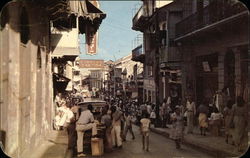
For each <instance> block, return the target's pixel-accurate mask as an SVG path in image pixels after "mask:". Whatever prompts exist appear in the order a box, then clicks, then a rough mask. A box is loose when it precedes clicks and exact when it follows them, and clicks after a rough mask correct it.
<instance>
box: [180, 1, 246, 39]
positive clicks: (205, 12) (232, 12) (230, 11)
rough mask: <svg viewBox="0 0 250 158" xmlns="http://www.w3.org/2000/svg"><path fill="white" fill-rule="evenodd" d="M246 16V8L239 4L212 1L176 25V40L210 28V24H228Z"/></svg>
mask: <svg viewBox="0 0 250 158" xmlns="http://www.w3.org/2000/svg"><path fill="white" fill-rule="evenodd" d="M247 14H248V10H247V8H246V7H245V6H243V5H242V3H240V2H239V3H238V2H236V3H233V2H232V1H230V0H218V1H214V2H212V3H211V4H209V5H208V6H206V7H205V8H202V9H201V10H200V11H197V12H196V13H194V14H192V15H190V16H188V17H187V18H185V19H184V20H182V21H180V22H179V23H177V24H176V40H177V39H179V38H180V37H183V36H185V35H187V34H189V33H191V32H194V31H197V30H201V29H203V28H204V29H205V27H208V26H212V24H213V25H215V24H218V23H219V22H228V21H229V20H232V19H234V18H235V19H236V18H238V17H241V16H242V15H247Z"/></svg>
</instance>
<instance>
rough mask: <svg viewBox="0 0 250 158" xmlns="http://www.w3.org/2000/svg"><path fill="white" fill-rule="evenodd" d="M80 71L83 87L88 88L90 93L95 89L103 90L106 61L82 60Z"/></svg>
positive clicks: (80, 61)
mask: <svg viewBox="0 0 250 158" xmlns="http://www.w3.org/2000/svg"><path fill="white" fill-rule="evenodd" d="M79 69H80V75H81V80H82V86H83V87H86V88H88V90H89V91H92V88H93V87H95V88H98V89H102V87H103V85H102V84H101V83H100V82H103V81H104V78H103V77H104V74H103V71H104V60H95V59H81V60H79ZM97 76H99V77H101V78H98V77H97Z"/></svg>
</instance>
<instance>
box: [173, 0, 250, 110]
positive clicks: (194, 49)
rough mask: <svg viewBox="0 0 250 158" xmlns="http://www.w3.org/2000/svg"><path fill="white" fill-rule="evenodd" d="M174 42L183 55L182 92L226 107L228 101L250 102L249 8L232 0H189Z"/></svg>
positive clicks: (177, 27) (200, 100)
mask: <svg viewBox="0 0 250 158" xmlns="http://www.w3.org/2000/svg"><path fill="white" fill-rule="evenodd" d="M185 3H189V4H190V5H185V6H186V7H185V8H184V9H183V18H182V20H181V21H180V22H178V23H177V24H176V37H175V39H174V41H175V42H176V44H177V46H178V50H179V51H181V53H182V55H183V64H184V65H185V66H183V67H182V75H183V76H182V85H183V87H182V90H183V95H184V96H186V95H191V96H193V97H194V98H195V99H196V101H197V105H199V103H201V102H202V101H203V100H204V99H206V100H209V101H212V102H214V103H215V104H216V106H217V107H218V108H219V110H220V111H221V110H223V108H224V107H225V105H226V104H227V100H229V99H235V97H236V96H239V95H240V96H243V97H244V100H245V101H247V102H249V95H250V94H249V76H248V75H249V73H248V66H247V64H249V56H248V46H249V28H248V27H249V11H248V9H247V8H246V7H245V6H244V5H243V4H242V3H240V2H236V1H231V0H226V1H225V0H209V1H208V0H204V1H188V0H186V1H185Z"/></svg>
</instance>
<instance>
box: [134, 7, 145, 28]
mask: <svg viewBox="0 0 250 158" xmlns="http://www.w3.org/2000/svg"><path fill="white" fill-rule="evenodd" d="M147 20H148V16H147V14H146V12H145V9H144V6H143V5H142V6H141V7H140V9H139V10H138V12H137V13H136V14H135V16H134V18H133V21H132V22H133V26H132V29H133V30H136V31H143V28H144V27H145V26H146V23H147Z"/></svg>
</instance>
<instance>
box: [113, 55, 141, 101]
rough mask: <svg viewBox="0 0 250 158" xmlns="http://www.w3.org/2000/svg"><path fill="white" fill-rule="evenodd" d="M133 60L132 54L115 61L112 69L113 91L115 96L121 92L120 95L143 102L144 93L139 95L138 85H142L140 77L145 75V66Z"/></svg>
mask: <svg viewBox="0 0 250 158" xmlns="http://www.w3.org/2000/svg"><path fill="white" fill-rule="evenodd" d="M131 59H132V53H131V54H129V55H127V56H125V57H122V58H120V59H118V60H116V61H114V63H113V65H112V67H111V68H112V70H111V72H112V73H111V74H112V76H111V82H112V84H111V89H112V92H113V93H114V94H117V93H116V92H119V95H122V94H123V95H124V96H127V97H130V98H134V99H136V98H137V99H138V98H140V100H142V96H140V95H141V94H142V93H138V88H139V87H138V84H140V85H141V84H142V80H141V78H140V76H142V73H143V65H142V63H140V62H135V61H133V60H131ZM139 82H140V83H139ZM140 88H142V87H140ZM114 91H115V92H114Z"/></svg>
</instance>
